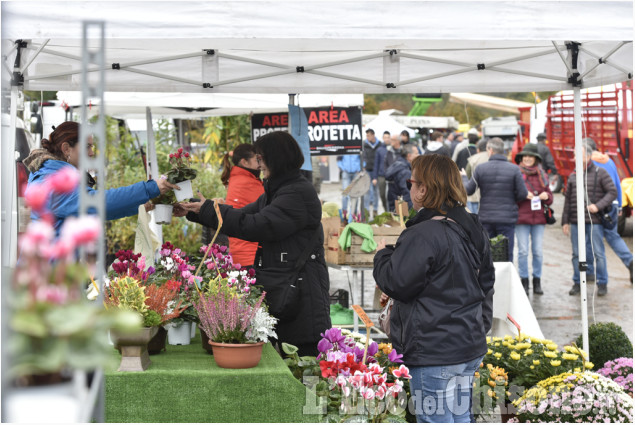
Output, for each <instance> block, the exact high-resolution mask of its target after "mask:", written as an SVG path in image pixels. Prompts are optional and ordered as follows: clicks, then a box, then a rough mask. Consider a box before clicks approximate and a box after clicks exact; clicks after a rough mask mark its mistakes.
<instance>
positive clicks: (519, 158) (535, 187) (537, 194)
mask: <svg viewBox="0 0 635 425" xmlns="http://www.w3.org/2000/svg"><path fill="white" fill-rule="evenodd" d="M515 160H516V164H518V166H519V167H520V172H521V173H522V174H523V180H524V181H525V186H527V192H528V193H527V199H525V200H522V201H520V202H519V203H518V222H517V223H516V238H517V239H518V274H519V275H520V281H521V282H522V284H523V288H525V293H526V294H529V267H528V264H527V259H528V257H529V237H530V236H531V269H532V270H531V273H532V276H533V279H532V285H533V290H534V294H536V295H542V294H543V293H544V292H543V290H542V287H541V285H540V279H541V277H542V239H543V236H544V234H545V224H547V219H546V218H545V214H544V212H543V208H544V205H551V204H552V203H553V194H552V193H551V189H549V180H548V177H547V173H545V171H544V170H543V169H542V166H541V165H540V164H541V163H542V157H541V156H540V154H539V153H538V146H536V144H533V143H528V144H526V145H525V147H523V150H522V152H520V153H518V154H517V155H516V158H515Z"/></svg>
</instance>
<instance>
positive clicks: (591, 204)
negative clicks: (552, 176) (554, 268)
mask: <svg viewBox="0 0 635 425" xmlns="http://www.w3.org/2000/svg"><path fill="white" fill-rule="evenodd" d="M592 153H593V150H592V149H591V147H590V146H589V145H585V147H584V148H583V150H582V163H583V164H584V167H585V169H586V173H585V174H586V180H585V192H586V193H587V194H588V198H587V197H586V196H585V199H584V204H585V212H584V231H585V235H586V244H587V245H589V244H591V243H592V244H593V245H592V246H593V253H594V254H595V281H596V283H597V286H598V296H600V297H602V296H604V295H606V294H607V285H608V281H609V275H608V271H607V268H606V256H605V254H604V242H603V240H602V238H603V237H604V232H603V227H602V221H601V219H600V215H599V214H601V212H602V211H603V210H604V209H605V208H607V207H609V206H611V203H612V202H613V200H614V199H615V198H617V189H616V188H615V185H614V184H613V180H612V179H611V176H610V175H609V173H608V172H607V171H606V170H605V169H603V168H600V167H598V166H596V165H595V164H593V161H591V155H592ZM576 188H577V184H576V173H571V175H569V180H568V181H567V191H566V192H565V196H564V209H563V211H562V231H563V232H564V234H565V235H567V236H569V235H571V247H572V251H573V253H572V255H571V263H572V264H573V287H572V288H571V290H570V291H569V295H576V294H579V293H580V269H579V268H578V215H577V214H578V213H577V211H578V209H577V193H576V190H577V189H576ZM587 199H588V202H587ZM588 251H589V249H588V248H587V252H588ZM588 261H591V262H592V261H593V259H592V258H587V262H588Z"/></svg>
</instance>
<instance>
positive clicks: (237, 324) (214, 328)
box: [194, 281, 277, 369]
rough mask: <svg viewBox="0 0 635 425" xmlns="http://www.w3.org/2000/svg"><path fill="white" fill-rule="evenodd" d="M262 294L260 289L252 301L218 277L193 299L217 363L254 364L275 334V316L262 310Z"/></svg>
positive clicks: (238, 366) (243, 366)
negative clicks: (258, 295) (204, 291)
mask: <svg viewBox="0 0 635 425" xmlns="http://www.w3.org/2000/svg"><path fill="white" fill-rule="evenodd" d="M264 297H265V293H264V292H263V293H262V295H261V296H260V297H259V298H258V300H257V301H256V303H255V304H253V305H251V304H250V303H249V302H248V299H247V296H246V295H245V294H241V293H240V292H239V290H238V289H237V287H235V286H229V285H227V284H226V282H222V281H219V282H218V283H217V284H216V285H213V286H211V287H210V288H209V290H208V291H207V292H206V293H200V294H199V298H198V299H197V300H195V301H194V307H195V308H196V311H197V312H198V316H199V319H200V321H201V325H200V326H201V329H202V330H204V331H205V333H206V334H207V335H208V337H209V338H210V341H209V343H210V345H211V346H212V350H213V353H214V361H215V362H216V364H217V365H218V366H219V367H221V368H225V369H247V368H251V367H256V366H257V365H258V363H259V362H260V357H261V355H262V346H263V345H264V344H265V343H266V342H268V340H269V338H270V337H277V335H276V333H275V331H274V327H275V325H276V322H277V319H275V318H274V317H273V316H271V315H270V314H269V313H267V312H266V311H265V308H264V306H263V300H264Z"/></svg>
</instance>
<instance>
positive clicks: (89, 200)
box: [73, 21, 106, 419]
mask: <svg viewBox="0 0 635 425" xmlns="http://www.w3.org/2000/svg"><path fill="white" fill-rule="evenodd" d="M89 33H90V34H89ZM93 33H94V34H93ZM89 39H90V40H95V41H96V43H95V47H91V46H90V45H89V43H88V40H89ZM105 47H106V46H105V23H104V21H84V22H83V23H82V73H81V76H82V78H81V83H82V103H81V104H82V109H81V126H80V127H79V173H80V179H79V214H80V217H81V216H83V215H86V214H88V213H89V211H90V212H91V213H94V212H95V211H96V212H97V215H98V217H99V219H100V221H101V222H102V223H104V222H105V221H106V187H105V186H106V183H105V182H106V173H105V163H106V161H105V156H106V125H105V123H106V118H105V114H104V108H103V105H104V87H105V81H106V80H105V73H104V62H105V58H104V57H105V54H104V51H105ZM90 65H97V66H98V68H99V69H100V71H99V72H98V73H97V74H96V78H94V80H92V81H89V78H88V76H89V72H90V70H89V67H90ZM92 99H96V100H97V102H96V103H97V104H98V105H99V106H100V108H99V113H98V115H97V121H96V122H94V123H90V122H89V120H88V110H87V107H86V105H88V103H89V102H90V101H92ZM91 138H93V143H94V144H95V145H96V146H97V150H96V152H95V157H92V158H91V157H89V156H88V143H89V141H90V140H91ZM88 170H93V171H94V172H95V173H96V178H97V181H98V182H99V183H100V184H101V187H100V188H99V190H97V191H96V193H93V194H89V193H88V184H87V181H86V173H87V172H88ZM102 228H103V226H102ZM105 247H106V240H105V235H104V232H103V231H102V232H101V233H100V235H99V239H98V242H97V252H96V254H97V263H96V267H95V272H94V277H95V280H96V281H97V282H99V285H102V284H103V283H104V280H105V279H104V277H105V275H106V249H105ZM80 256H81V257H82V260H84V261H86V262H88V253H87V252H86V251H85V250H83V249H82V250H80ZM103 296H104V295H103V290H100V291H99V295H98V297H97V300H96V303H97V305H102V304H103ZM103 337H104V338H105V335H104V336H103ZM98 375H99V373H98ZM73 379H74V381H75V384H76V389H77V392H78V394H77V397H78V398H79V400H80V403H82V404H83V405H84V408H85V409H86V410H88V411H90V412H92V411H93V410H94V406H95V403H96V402H95V400H91V401H90V405H89V404H88V403H87V395H88V391H87V389H86V376H85V373H84V372H77V373H75V374H74V378H73ZM93 386H99V387H102V388H100V389H103V386H104V383H103V382H102V381H101V380H96V381H94V382H93ZM94 391H95V390H94V389H91V392H94ZM97 393H99V394H102V396H103V391H97ZM78 419H79V418H78Z"/></svg>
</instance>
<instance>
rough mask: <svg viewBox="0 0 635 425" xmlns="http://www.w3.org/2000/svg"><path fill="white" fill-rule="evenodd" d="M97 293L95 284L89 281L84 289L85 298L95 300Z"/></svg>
mask: <svg viewBox="0 0 635 425" xmlns="http://www.w3.org/2000/svg"><path fill="white" fill-rule="evenodd" d="M98 295H99V291H98V290H97V288H96V287H95V285H93V284H92V283H90V284H89V285H88V288H87V289H86V298H88V299H89V300H90V301H95V300H96V299H97V296H98Z"/></svg>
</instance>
